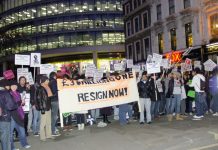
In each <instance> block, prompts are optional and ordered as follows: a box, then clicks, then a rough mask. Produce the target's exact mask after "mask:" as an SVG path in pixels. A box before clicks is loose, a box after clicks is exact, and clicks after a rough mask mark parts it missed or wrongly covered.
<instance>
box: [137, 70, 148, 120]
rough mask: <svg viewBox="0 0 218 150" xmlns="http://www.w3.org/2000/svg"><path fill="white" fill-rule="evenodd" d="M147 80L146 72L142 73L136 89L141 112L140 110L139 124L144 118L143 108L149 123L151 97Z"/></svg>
mask: <svg viewBox="0 0 218 150" xmlns="http://www.w3.org/2000/svg"><path fill="white" fill-rule="evenodd" d="M149 85H150V84H149V81H148V76H147V72H146V71H145V72H143V73H142V78H141V81H140V82H138V91H139V97H140V106H141V112H140V124H144V122H145V118H144V110H146V120H147V124H150V123H151V99H150V92H149V90H150V87H149Z"/></svg>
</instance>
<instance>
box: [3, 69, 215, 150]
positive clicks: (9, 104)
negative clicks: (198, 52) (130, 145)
mask: <svg viewBox="0 0 218 150" xmlns="http://www.w3.org/2000/svg"><path fill="white" fill-rule="evenodd" d="M111 75H112V76H116V75H119V73H113V74H111ZM57 78H58V76H57V74H56V73H55V72H52V73H51V74H50V75H49V78H48V77H47V76H46V75H38V76H36V79H35V84H34V85H29V83H28V82H27V81H26V78H25V77H23V76H22V77H20V78H19V80H18V82H17V81H15V80H6V79H1V80H0V135H1V145H2V150H17V149H16V148H15V146H14V138H18V139H19V141H20V144H21V146H22V147H23V148H25V149H28V148H30V147H31V146H30V144H29V143H28V138H27V137H28V136H29V134H30V133H31V135H34V136H36V137H37V136H39V138H40V140H41V141H43V142H45V141H46V140H47V139H55V137H56V136H60V133H61V132H60V128H58V118H59V106H58V105H59V99H58V88H57ZM62 78H63V79H66V80H70V79H72V80H93V79H92V78H85V76H84V75H79V73H78V72H75V73H72V75H67V74H65V75H63V76H62ZM104 78H107V77H106V76H104ZM137 78H138V79H137V86H138V93H139V97H140V100H139V104H140V105H138V103H137V102H136V103H130V104H122V105H119V106H114V107H107V108H101V109H95V110H90V111H82V112H77V113H75V114H68V115H67V116H64V119H63V121H64V128H63V131H71V130H73V126H74V124H73V121H72V118H73V117H75V119H76V126H77V127H78V130H84V127H85V125H86V124H87V120H89V121H88V123H89V124H90V125H92V123H90V122H93V123H94V124H97V126H98V127H105V126H107V124H110V123H111V121H109V118H110V119H111V117H109V116H111V115H114V119H115V120H119V122H120V125H122V126H123V125H126V124H128V123H130V122H131V121H137V120H138V122H139V123H140V124H142V125H143V124H145V123H147V124H152V123H153V122H155V120H156V119H158V118H160V117H165V116H166V118H167V120H168V121H169V122H172V120H173V119H174V118H175V120H177V121H182V120H184V119H185V118H187V117H188V116H192V119H193V120H202V119H203V118H204V117H205V114H208V113H212V115H213V116H218V99H217V97H218V68H215V69H214V71H213V72H212V73H211V74H209V73H208V72H207V73H205V72H202V71H201V70H200V69H199V68H195V69H194V70H193V71H192V72H185V73H183V74H181V73H180V72H179V71H169V70H168V71H163V72H162V73H159V74H152V75H149V74H147V72H146V71H144V72H142V73H141V74H140V73H139V74H137ZM26 93H29V94H30V109H29V111H24V110H23V107H22V106H24V105H25V101H24V99H25V95H26ZM138 106H140V107H141V108H140V109H141V112H139V108H138ZM100 116H102V117H100ZM189 118H190V117H189Z"/></svg>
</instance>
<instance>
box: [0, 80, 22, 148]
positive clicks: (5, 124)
mask: <svg viewBox="0 0 218 150" xmlns="http://www.w3.org/2000/svg"><path fill="white" fill-rule="evenodd" d="M8 85H9V83H8V81H7V80H5V79H2V80H0V140H1V149H2V150H11V143H10V127H11V111H13V110H16V109H17V108H18V106H17V103H16V102H15V101H14V100H13V98H12V96H11V95H10V92H9V91H8V90H6V89H5V87H6V86H8Z"/></svg>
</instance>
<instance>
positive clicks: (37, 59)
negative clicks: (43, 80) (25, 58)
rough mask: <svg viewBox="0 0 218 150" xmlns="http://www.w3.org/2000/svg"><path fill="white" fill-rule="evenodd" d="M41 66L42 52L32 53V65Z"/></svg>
mask: <svg viewBox="0 0 218 150" xmlns="http://www.w3.org/2000/svg"><path fill="white" fill-rule="evenodd" d="M40 66H41V53H31V61H30V67H40Z"/></svg>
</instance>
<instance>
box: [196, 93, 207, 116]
mask: <svg viewBox="0 0 218 150" xmlns="http://www.w3.org/2000/svg"><path fill="white" fill-rule="evenodd" d="M205 102H206V95H205V93H204V92H202V93H198V92H196V94H195V107H196V116H203V115H204V107H205Z"/></svg>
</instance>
